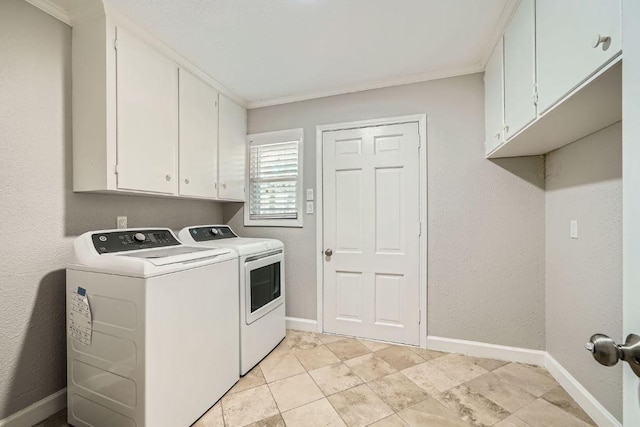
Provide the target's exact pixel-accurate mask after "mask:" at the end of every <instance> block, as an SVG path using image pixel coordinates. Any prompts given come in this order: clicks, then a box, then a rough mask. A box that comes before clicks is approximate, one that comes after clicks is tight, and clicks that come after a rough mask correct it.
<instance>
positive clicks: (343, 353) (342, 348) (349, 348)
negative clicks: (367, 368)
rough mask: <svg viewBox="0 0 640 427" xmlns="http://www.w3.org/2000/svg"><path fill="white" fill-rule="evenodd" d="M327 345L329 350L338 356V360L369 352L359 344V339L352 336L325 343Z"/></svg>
mask: <svg viewBox="0 0 640 427" xmlns="http://www.w3.org/2000/svg"><path fill="white" fill-rule="evenodd" d="M327 347H329V350H331V351H332V352H333V354H335V355H336V356H338V357H339V358H340V360H348V359H353V358H354V357H358V356H362V355H363V354H367V353H370V352H371V351H370V350H369V349H368V348H367V347H365V346H363V345H362V344H360V341H358V340H356V339H353V338H345V339H343V340H340V341H335V342H331V343H329V344H327Z"/></svg>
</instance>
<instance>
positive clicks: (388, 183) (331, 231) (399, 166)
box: [322, 123, 420, 345]
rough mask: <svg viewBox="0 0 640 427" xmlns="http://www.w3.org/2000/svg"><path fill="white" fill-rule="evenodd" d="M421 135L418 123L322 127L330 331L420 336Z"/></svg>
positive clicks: (399, 338)
mask: <svg viewBox="0 0 640 427" xmlns="http://www.w3.org/2000/svg"><path fill="white" fill-rule="evenodd" d="M419 141H420V138H419V131H418V123H406V124H397V125H389V126H374V127H367V128H360V129H350V130H339V131H328V132H324V133H323V137H322V144H323V200H324V206H323V218H324V237H323V241H324V248H325V250H326V251H329V250H330V251H332V254H331V255H330V256H325V261H324V330H325V331H326V332H330V333H337V334H343V335H351V336H357V337H363V338H371V339H378V340H385V341H392V342H398V343H405V344H413V345H417V344H419V341H420V340H419V338H420V337H419V336H420V325H419V322H420V286H419V275H420V237H419V236H420V209H419V203H420V198H419V187H420V186H419V181H420V167H419V150H420V148H419ZM325 253H326V254H328V253H329V252H325Z"/></svg>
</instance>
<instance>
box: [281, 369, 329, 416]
mask: <svg viewBox="0 0 640 427" xmlns="http://www.w3.org/2000/svg"><path fill="white" fill-rule="evenodd" d="M269 389H270V390H271V394H272V395H273V398H274V399H275V401H276V403H277V404H278V408H279V409H280V412H284V411H288V410H290V409H293V408H297V407H298V406H302V405H305V404H307V403H309V402H313V401H314V400H318V399H322V398H323V397H324V394H322V392H321V391H320V389H319V388H318V386H317V385H316V383H315V382H313V380H312V379H311V377H310V376H309V374H307V373H306V372H305V373H303V374H299V375H295V376H293V377H289V378H285V379H283V380H280V381H276V382H273V383H270V384H269Z"/></svg>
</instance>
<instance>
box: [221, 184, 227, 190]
mask: <svg viewBox="0 0 640 427" xmlns="http://www.w3.org/2000/svg"><path fill="white" fill-rule="evenodd" d="M222 188H224V189H225V190H226V189H227V184H225V183H224V182H223V183H222Z"/></svg>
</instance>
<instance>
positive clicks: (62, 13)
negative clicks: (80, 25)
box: [25, 0, 71, 26]
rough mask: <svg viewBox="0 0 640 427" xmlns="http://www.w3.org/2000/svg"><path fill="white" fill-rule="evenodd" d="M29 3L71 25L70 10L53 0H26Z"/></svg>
mask: <svg viewBox="0 0 640 427" xmlns="http://www.w3.org/2000/svg"><path fill="white" fill-rule="evenodd" d="M25 1H26V2H27V3H30V4H32V5H33V6H35V7H37V8H38V9H40V10H42V11H43V12H45V13H48V14H49V15H51V16H53V17H54V18H56V19H57V20H58V21H62V22H64V23H65V24H67V25H69V26H71V17H70V16H69V11H68V10H66V9H64V8H63V7H60V6H58V5H57V4H55V3H54V2H52V1H51V0H25Z"/></svg>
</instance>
